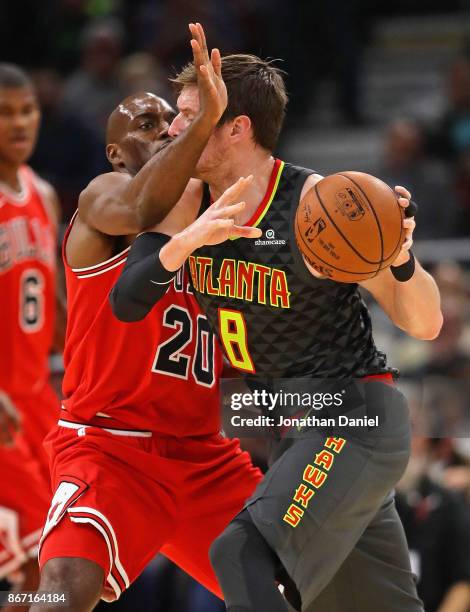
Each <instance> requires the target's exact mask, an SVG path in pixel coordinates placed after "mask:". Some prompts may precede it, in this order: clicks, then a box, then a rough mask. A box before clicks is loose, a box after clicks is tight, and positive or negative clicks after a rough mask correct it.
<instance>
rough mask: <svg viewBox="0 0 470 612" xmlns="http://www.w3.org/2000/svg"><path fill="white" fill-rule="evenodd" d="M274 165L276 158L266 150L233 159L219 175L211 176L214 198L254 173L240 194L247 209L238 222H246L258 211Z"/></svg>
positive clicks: (210, 181)
mask: <svg viewBox="0 0 470 612" xmlns="http://www.w3.org/2000/svg"><path fill="white" fill-rule="evenodd" d="M273 166H274V158H273V157H272V156H271V155H269V154H267V153H266V152H264V151H263V152H261V151H259V150H257V151H255V152H254V153H253V154H252V155H247V156H241V157H240V159H239V160H232V162H231V163H230V164H228V165H227V167H226V168H224V169H223V172H221V173H220V174H219V175H214V176H213V177H211V178H210V180H209V181H207V182H208V183H209V186H210V191H211V196H212V199H213V200H214V201H215V200H216V199H218V198H219V197H220V196H221V195H222V193H223V192H224V191H225V190H226V189H227V188H228V187H230V185H233V183H235V182H236V181H237V180H238V179H239V178H240V177H241V176H249V175H250V174H252V175H253V181H252V183H251V184H250V185H249V187H247V189H246V190H245V191H244V192H243V194H242V195H241V196H240V199H241V200H243V201H244V202H245V203H246V206H245V209H244V211H243V213H242V215H241V216H240V218H239V219H236V222H237V223H239V224H244V223H246V222H247V221H248V220H249V219H250V218H251V217H252V216H253V213H254V212H255V211H256V209H257V208H258V206H259V205H260V203H261V201H262V200H263V198H264V196H265V194H266V190H267V188H268V184H269V179H270V178H271V174H272V171H273Z"/></svg>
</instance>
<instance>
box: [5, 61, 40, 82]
mask: <svg viewBox="0 0 470 612" xmlns="http://www.w3.org/2000/svg"><path fill="white" fill-rule="evenodd" d="M0 87H7V88H10V87H11V88H20V87H31V88H33V81H32V80H31V78H30V77H29V76H28V74H27V73H26V72H25V71H24V70H23V69H22V68H20V67H19V66H16V65H15V64H7V63H6V62H0Z"/></svg>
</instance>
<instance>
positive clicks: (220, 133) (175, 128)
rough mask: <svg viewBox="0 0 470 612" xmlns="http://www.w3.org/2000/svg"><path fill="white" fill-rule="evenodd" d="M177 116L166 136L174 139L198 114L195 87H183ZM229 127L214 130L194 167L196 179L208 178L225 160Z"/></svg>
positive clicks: (178, 102) (224, 126) (178, 101)
mask: <svg viewBox="0 0 470 612" xmlns="http://www.w3.org/2000/svg"><path fill="white" fill-rule="evenodd" d="M176 105H177V107H178V114H177V115H176V117H175V118H174V119H173V122H172V124H171V125H170V129H169V130H168V134H169V135H170V136H171V137H172V138H175V137H176V136H178V135H179V134H181V133H182V132H184V131H185V130H186V129H187V128H188V127H189V126H190V125H191V123H192V122H193V121H194V119H195V117H196V115H197V114H198V112H199V92H198V90H197V87H196V86H192V85H191V86H187V87H184V88H183V89H182V91H181V93H180V95H179V96H178V100H177V102H176ZM229 131H230V125H229V124H228V123H227V124H224V125H222V126H220V127H218V128H217V129H215V130H214V132H213V134H212V136H211V137H210V138H209V141H208V143H207V145H206V148H205V149H204V151H203V152H202V155H201V157H200V158H199V161H198V163H197V166H196V177H198V178H209V177H210V175H211V172H212V171H213V170H215V169H217V168H219V167H220V165H221V163H222V162H223V161H224V160H226V159H227V151H228V145H229V143H228V140H227V138H226V136H227V133H228V132H229Z"/></svg>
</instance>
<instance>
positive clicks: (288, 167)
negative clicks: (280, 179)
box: [284, 162, 323, 199]
mask: <svg viewBox="0 0 470 612" xmlns="http://www.w3.org/2000/svg"><path fill="white" fill-rule="evenodd" d="M284 172H286V173H287V174H290V175H294V176H295V177H296V180H298V181H300V184H302V189H301V193H300V199H302V198H303V197H304V195H305V194H306V193H307V192H308V191H309V190H310V189H312V187H314V186H315V185H316V184H317V183H318V181H321V179H322V178H323V176H322V175H321V174H319V173H318V172H317V171H316V170H313V169H312V168H305V167H303V166H297V165H295V164H291V163H288V162H284Z"/></svg>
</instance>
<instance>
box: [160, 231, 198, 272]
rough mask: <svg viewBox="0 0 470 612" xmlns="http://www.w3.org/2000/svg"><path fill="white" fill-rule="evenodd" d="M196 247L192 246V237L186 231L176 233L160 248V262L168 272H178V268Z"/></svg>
mask: <svg viewBox="0 0 470 612" xmlns="http://www.w3.org/2000/svg"><path fill="white" fill-rule="evenodd" d="M194 248H197V247H194ZM194 248H193V247H192V242H191V240H190V238H189V237H188V235H187V234H186V233H185V232H181V233H179V234H175V235H174V236H173V237H172V239H171V240H170V241H169V242H168V243H167V244H166V245H165V246H164V247H163V248H162V249H161V250H160V253H159V258H160V262H161V264H162V266H163V267H164V268H165V269H166V270H168V272H176V270H179V269H180V268H181V266H182V265H183V264H184V262H185V261H186V259H187V258H188V257H189V255H191V253H192V252H193V250H194Z"/></svg>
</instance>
